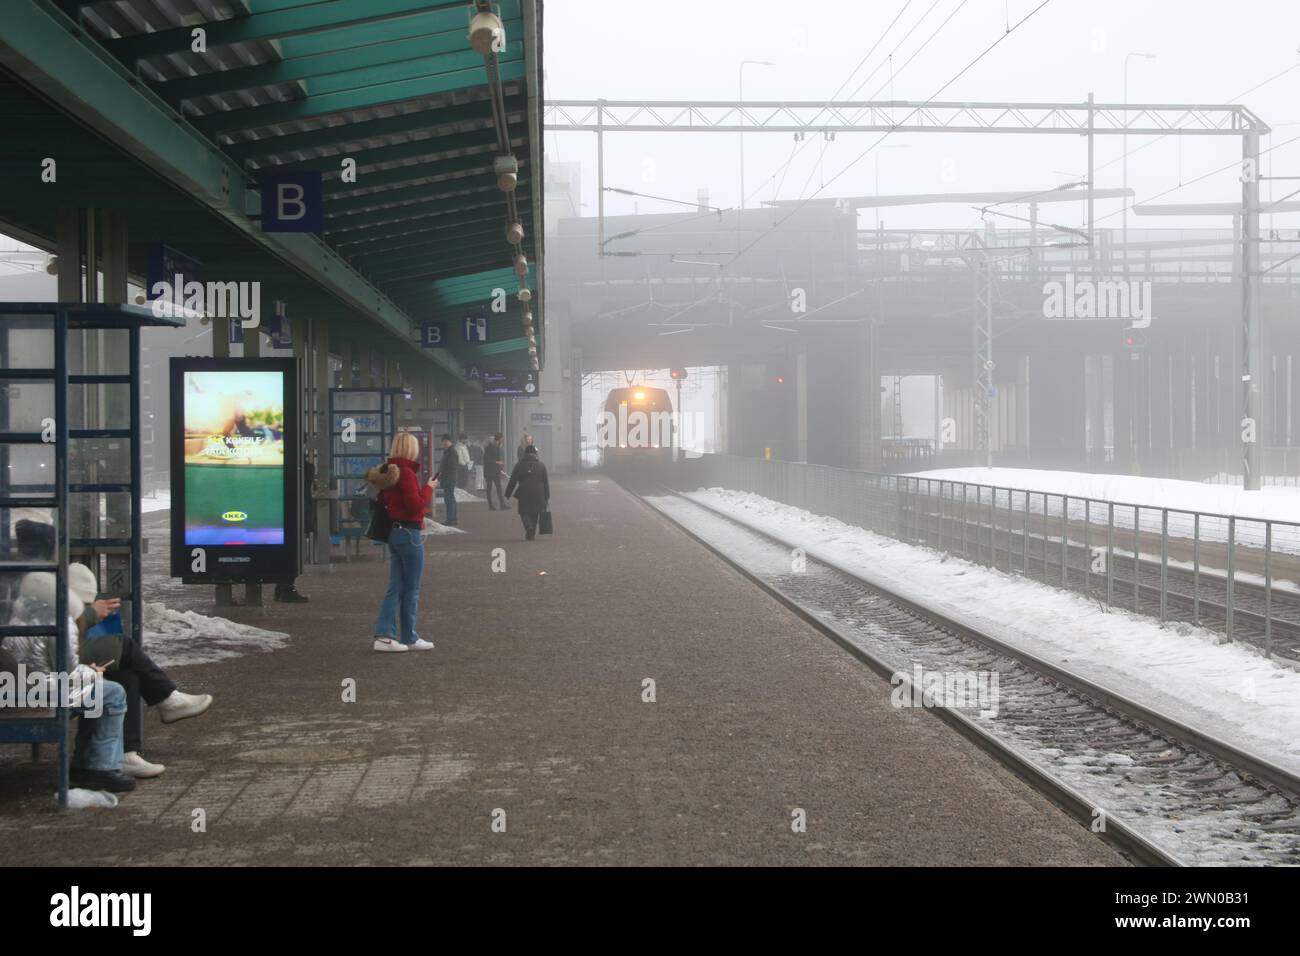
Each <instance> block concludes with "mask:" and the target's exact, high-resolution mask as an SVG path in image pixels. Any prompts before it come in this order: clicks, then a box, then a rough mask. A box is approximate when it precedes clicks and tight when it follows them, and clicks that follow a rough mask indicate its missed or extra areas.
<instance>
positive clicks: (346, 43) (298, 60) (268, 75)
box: [150, 11, 466, 103]
mask: <svg viewBox="0 0 1300 956" xmlns="http://www.w3.org/2000/svg"><path fill="white" fill-rule="evenodd" d="M415 19H416V18H414V17H412V18H407V19H403V20H398V21H383V22H380V23H373V24H366V25H364V26H359V27H354V28H353V29H350V30H336V31H331V32H329V33H327V34H321V36H326V37H329V38H331V40H332V41H333V42H332V44H331V46H332V49H330V50H328V51H322V52H318V53H310V54H307V55H302V56H294V55H293V53H292V52H291V51H292V49H293V46H294V43H295V40H294V39H293V38H288V39H285V40H282V41H281V43H280V45H281V53H282V54H283V56H284V58H283V59H280V60H273V61H271V62H269V63H259V64H257V65H255V66H241V67H235V68H232V69H229V70H214V71H212V72H210V73H201V74H199V75H198V76H179V77H175V78H172V79H165V80H159V81H156V82H154V83H151V84H150V86H151V87H152V88H153V89H154V91H155V92H156V93H158V95H159V96H161V97H163V98H164V99H166V100H168V101H169V102H171V103H180V102H182V101H184V100H188V99H193V98H195V97H198V96H217V95H220V94H223V93H232V92H235V91H236V90H247V89H252V88H254V87H258V86H272V85H274V84H277V83H294V82H297V81H300V80H314V79H316V78H318V77H326V76H334V75H339V74H344V73H355V72H356V71H359V70H364V69H366V68H369V67H378V66H384V65H390V64H395V63H400V62H402V61H405V60H419V59H425V60H427V59H428V58H429V57H435V56H439V55H442V54H446V53H458V52H460V51H463V50H464V49H465V46H466V41H465V23H464V15H463V14H462V13H461V12H460V11H455V12H454V16H453V17H452V19H453V20H454V21H455V26H454V28H452V27H451V26H450V25H449V24H448V23H447V20H448V17H447V15H446V14H443V16H442V17H441V18H440V21H439V24H440V25H439V26H438V28H437V32H434V31H433V30H432V29H430V30H429V31H428V32H425V33H422V34H418V35H415V36H412V35H411V34H410V30H411V25H412V21H414V20H415ZM430 26H432V24H431V25H430ZM381 30H382V32H383V33H384V34H387V35H388V38H387V39H386V40H381V41H376V40H373V39H369V37H371V36H372V35H375V34H377V33H379V32H380V31H381Z"/></svg>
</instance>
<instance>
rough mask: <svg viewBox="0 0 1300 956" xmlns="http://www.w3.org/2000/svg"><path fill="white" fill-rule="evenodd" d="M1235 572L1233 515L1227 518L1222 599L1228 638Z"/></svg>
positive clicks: (1235, 545) (1235, 535)
mask: <svg viewBox="0 0 1300 956" xmlns="http://www.w3.org/2000/svg"><path fill="white" fill-rule="evenodd" d="M1236 574H1237V518H1236V516H1235V515H1233V516H1229V518H1228V590H1227V597H1226V599H1225V600H1224V602H1223V603H1224V606H1225V611H1224V613H1225V615H1226V621H1225V627H1226V629H1227V632H1228V640H1232V630H1233V627H1232V626H1233V620H1232V618H1233V614H1232V605H1233V600H1234V598H1235V597H1236V593H1235V592H1236V587H1235V586H1234V583H1235V580H1234V579H1235V578H1236Z"/></svg>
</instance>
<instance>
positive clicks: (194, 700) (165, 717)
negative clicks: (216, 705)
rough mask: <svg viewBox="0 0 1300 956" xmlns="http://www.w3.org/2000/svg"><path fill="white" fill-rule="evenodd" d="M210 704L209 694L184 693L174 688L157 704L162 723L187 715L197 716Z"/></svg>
mask: <svg viewBox="0 0 1300 956" xmlns="http://www.w3.org/2000/svg"><path fill="white" fill-rule="evenodd" d="M211 706H212V695H211V694H186V693H183V692H181V691H179V690H174V691H172V693H171V696H170V697H168V698H167V699H166V700H164V701H163V702H162V703H161V704H159V705H158V713H159V714H161V715H162V722H163V723H164V724H174V723H176V721H178V720H185V719H186V718H187V717H197V716H199V714H201V713H203V712H204V711H205V710H207V709H208V708H209V707H211Z"/></svg>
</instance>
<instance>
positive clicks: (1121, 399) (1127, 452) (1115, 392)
mask: <svg viewBox="0 0 1300 956" xmlns="http://www.w3.org/2000/svg"><path fill="white" fill-rule="evenodd" d="M1137 364H1138V363H1137V361H1136V353H1134V354H1132V355H1130V354H1129V353H1128V352H1116V353H1114V354H1112V355H1111V396H1112V398H1111V401H1112V403H1113V406H1112V412H1111V420H1112V422H1113V423H1114V442H1115V463H1114V470H1115V472H1117V473H1118V474H1137V461H1136V458H1135V457H1134V454H1133V440H1134V431H1133V427H1134V422H1133V409H1134V407H1135V395H1134V391H1133V387H1134V382H1135V380H1136V374H1137V372H1136V368H1137Z"/></svg>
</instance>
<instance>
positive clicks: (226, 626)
mask: <svg viewBox="0 0 1300 956" xmlns="http://www.w3.org/2000/svg"><path fill="white" fill-rule="evenodd" d="M288 642H289V635H288V634H285V633H284V632H283V631H266V630H263V629H262V628H260V627H253V626H252V625H251V624H237V623H236V622H234V621H228V620H226V619H225V618H221V617H208V616H206V615H203V614H199V613H197V612H195V611H173V610H172V609H171V608H169V607H167V606H166V605H163V604H158V603H156V602H151V601H146V602H145V605H144V646H145V650H147V651H148V652H149V656H150V657H152V658H154V660H156V661H157V662H158V663H159V664H162V665H163V666H164V667H178V666H181V665H183V664H206V663H209V662H211V661H219V660H224V659H226V658H229V657H242V656H243V655H245V654H250V653H263V652H266V651H274V650H279V649H280V648H282V647H284V646H285V645H286V644H287V643H288Z"/></svg>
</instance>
